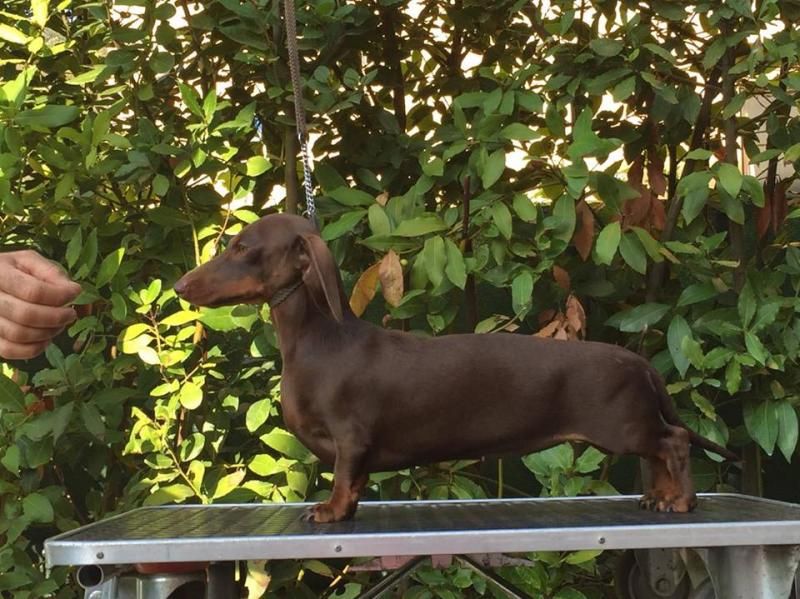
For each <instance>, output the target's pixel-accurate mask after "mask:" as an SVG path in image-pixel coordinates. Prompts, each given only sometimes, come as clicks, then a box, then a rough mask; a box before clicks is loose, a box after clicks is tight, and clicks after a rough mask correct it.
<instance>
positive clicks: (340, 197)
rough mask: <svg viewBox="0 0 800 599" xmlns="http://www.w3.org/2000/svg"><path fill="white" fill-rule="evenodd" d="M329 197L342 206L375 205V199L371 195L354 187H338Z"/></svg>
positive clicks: (329, 193)
mask: <svg viewBox="0 0 800 599" xmlns="http://www.w3.org/2000/svg"><path fill="white" fill-rule="evenodd" d="M328 195H329V196H331V197H332V198H333V199H334V200H336V201H337V202H338V203H339V204H341V205H342V206H350V207H356V206H372V205H373V204H374V203H375V198H373V197H372V196H371V195H370V194H368V193H367V192H365V191H361V190H360V189H354V188H352V187H337V188H336V189H334V190H333V191H330V192H328Z"/></svg>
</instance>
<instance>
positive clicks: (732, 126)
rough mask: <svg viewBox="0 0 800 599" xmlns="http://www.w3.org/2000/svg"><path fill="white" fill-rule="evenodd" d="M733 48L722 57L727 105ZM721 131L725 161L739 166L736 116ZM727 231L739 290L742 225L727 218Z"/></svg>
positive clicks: (741, 282) (742, 276) (742, 271)
mask: <svg viewBox="0 0 800 599" xmlns="http://www.w3.org/2000/svg"><path fill="white" fill-rule="evenodd" d="M734 52H735V49H734V48H728V50H726V52H725V55H724V56H723V59H722V65H723V67H722V70H723V73H724V75H723V79H722V105H723V106H727V105H728V103H729V102H730V101H731V99H732V98H733V94H734V91H735V90H734V76H733V75H731V74H730V72H729V71H730V68H731V67H732V66H733V63H734ZM722 128H723V133H724V135H725V162H727V163H728V164H731V165H733V166H735V167H736V168H737V169H738V168H739V159H738V156H737V150H738V148H739V145H738V144H737V143H736V118H735V116H734V115H731V116H730V117H728V118H727V119H725V120H724V121H723V123H722ZM728 233H729V235H730V241H731V256H732V258H733V259H734V260H736V261H737V262H738V265H737V266H736V269H735V270H734V271H733V287H734V290H735V291H737V292H738V291H741V290H742V287H744V282H745V278H746V276H747V270H746V267H745V265H746V257H745V253H744V227H743V226H742V225H741V224H739V223H737V222H734V221H733V220H730V219H729V220H728Z"/></svg>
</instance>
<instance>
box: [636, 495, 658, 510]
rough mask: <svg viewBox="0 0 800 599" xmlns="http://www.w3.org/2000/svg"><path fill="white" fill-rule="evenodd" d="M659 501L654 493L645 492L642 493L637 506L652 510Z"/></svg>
mask: <svg viewBox="0 0 800 599" xmlns="http://www.w3.org/2000/svg"><path fill="white" fill-rule="evenodd" d="M658 503H659V498H658V497H656V496H655V495H651V494H650V493H646V494H645V495H642V497H641V499H639V508H640V509H643V510H649V511H651V512H652V511H653V510H655V509H656V506H657V505H658Z"/></svg>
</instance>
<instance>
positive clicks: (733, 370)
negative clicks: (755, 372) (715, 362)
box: [725, 360, 742, 395]
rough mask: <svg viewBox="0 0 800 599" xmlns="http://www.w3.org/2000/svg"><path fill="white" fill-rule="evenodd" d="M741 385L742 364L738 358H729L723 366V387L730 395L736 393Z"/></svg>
mask: <svg viewBox="0 0 800 599" xmlns="http://www.w3.org/2000/svg"><path fill="white" fill-rule="evenodd" d="M741 385H742V365H741V364H740V363H739V361H738V360H731V361H730V362H728V366H727V367H726V368H725V389H726V390H727V391H728V393H729V394H730V395H735V394H736V393H738V391H739V388H740V387H741Z"/></svg>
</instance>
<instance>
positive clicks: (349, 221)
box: [322, 210, 367, 241]
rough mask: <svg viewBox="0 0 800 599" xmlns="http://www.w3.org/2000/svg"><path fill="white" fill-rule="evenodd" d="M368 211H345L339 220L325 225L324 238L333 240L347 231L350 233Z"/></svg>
mask: <svg viewBox="0 0 800 599" xmlns="http://www.w3.org/2000/svg"><path fill="white" fill-rule="evenodd" d="M366 213H367V211H366V210H353V211H352V212H345V213H344V214H343V215H342V216H341V217H339V219H338V220H335V221H333V222H332V223H328V224H327V225H325V228H324V229H322V238H323V239H324V240H325V241H332V240H334V239H338V238H339V237H341V236H342V235H344V234H345V233H350V232H351V231H352V230H353V228H354V227H355V226H356V225H357V224H358V223H359V221H360V220H361V219H362V218H364V215H365V214H366Z"/></svg>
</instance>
